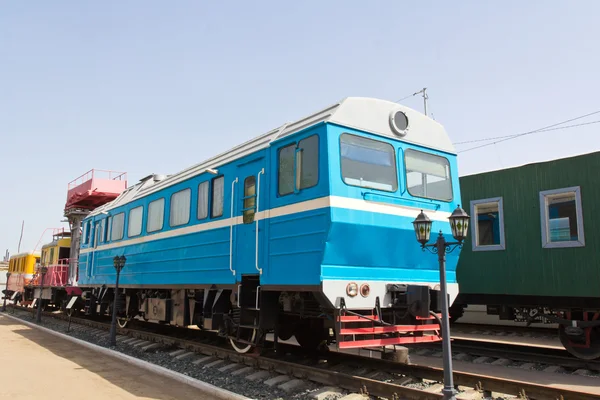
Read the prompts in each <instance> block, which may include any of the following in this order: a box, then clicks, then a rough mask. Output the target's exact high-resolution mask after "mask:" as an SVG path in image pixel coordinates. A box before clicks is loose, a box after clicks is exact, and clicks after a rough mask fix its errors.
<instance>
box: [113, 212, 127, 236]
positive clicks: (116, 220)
mask: <svg viewBox="0 0 600 400" xmlns="http://www.w3.org/2000/svg"><path fill="white" fill-rule="evenodd" d="M124 227H125V213H119V214H117V215H115V216H113V218H112V232H111V235H110V240H121V239H123V228H124Z"/></svg>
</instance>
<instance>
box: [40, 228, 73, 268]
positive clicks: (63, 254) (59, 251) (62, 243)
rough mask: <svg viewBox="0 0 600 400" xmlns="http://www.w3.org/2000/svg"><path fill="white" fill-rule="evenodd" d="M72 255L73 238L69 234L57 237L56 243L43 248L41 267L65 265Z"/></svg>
mask: <svg viewBox="0 0 600 400" xmlns="http://www.w3.org/2000/svg"><path fill="white" fill-rule="evenodd" d="M70 253H71V237H70V236H68V232H65V233H64V236H62V235H61V236H58V235H57V237H55V238H54V241H52V242H51V243H48V244H45V245H43V246H42V258H41V265H42V266H44V267H49V266H51V265H60V264H63V263H64V260H68V259H69V255H70Z"/></svg>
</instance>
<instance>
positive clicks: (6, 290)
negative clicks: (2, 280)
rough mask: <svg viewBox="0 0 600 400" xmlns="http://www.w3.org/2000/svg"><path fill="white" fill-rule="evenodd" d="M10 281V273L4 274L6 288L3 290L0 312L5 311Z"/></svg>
mask: <svg viewBox="0 0 600 400" xmlns="http://www.w3.org/2000/svg"><path fill="white" fill-rule="evenodd" d="M9 279H10V272H7V273H6V288H5V289H4V303H3V304H2V312H5V311H6V297H8V280H9Z"/></svg>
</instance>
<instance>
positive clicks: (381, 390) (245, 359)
mask: <svg viewBox="0 0 600 400" xmlns="http://www.w3.org/2000/svg"><path fill="white" fill-rule="evenodd" d="M19 308H20V309H22V310H26V311H29V312H32V310H30V309H27V308H21V307H19ZM44 314H46V315H48V316H50V317H53V318H58V319H62V320H68V319H69V317H68V316H66V315H65V314H62V313H59V314H57V313H52V312H44ZM71 321H72V322H73V323H76V324H81V325H85V326H89V327H93V328H97V329H105V330H108V329H109V328H110V325H109V324H107V323H104V322H100V321H94V320H91V319H86V318H78V317H73V318H71ZM117 331H118V333H120V334H122V335H128V336H131V337H135V338H138V339H143V340H148V341H152V342H156V343H161V344H165V345H171V346H178V347H181V348H184V349H187V350H190V351H194V352H198V353H201V354H204V355H209V356H213V357H217V358H221V359H224V360H229V361H232V362H237V363H241V364H244V365H248V366H253V367H255V368H260V369H265V370H270V371H275V372H278V373H282V374H288V375H292V376H294V377H296V378H299V379H307V380H310V381H314V382H317V383H322V384H329V385H331V384H334V385H337V386H339V387H341V388H343V389H347V390H350V391H354V392H360V393H364V394H370V395H373V396H379V397H385V398H389V399H398V398H407V399H419V400H428V399H441V398H442V395H441V394H439V393H431V392H427V391H424V390H419V389H414V388H410V387H405V386H401V385H397V384H393V383H388V382H383V381H378V380H375V379H369V378H366V377H361V376H355V375H350V374H345V373H341V372H337V371H331V370H327V369H323V368H318V367H313V366H310V365H303V364H297V363H294V362H290V361H283V360H279V359H276V358H272V357H266V356H260V355H257V354H240V353H237V352H235V351H234V350H232V349H228V348H223V347H219V346H215V345H212V344H205V343H201V342H198V341H192V340H188V339H182V338H178V337H174V336H168V335H163V334H158V333H153V332H147V331H143V330H137V329H131V328H118V330H117ZM288 346H289V347H295V348H297V347H298V346H291V345H287V346H285V348H286V349H287V348H288ZM322 358H326V359H327V360H328V361H334V362H338V363H345V364H357V365H361V366H362V367H370V368H372V369H377V370H381V371H386V372H390V373H397V374H401V375H404V376H409V377H415V378H420V379H427V380H431V381H436V382H441V381H442V379H443V369H442V368H437V367H430V366H425V365H416V364H400V363H397V362H394V361H390V360H382V359H375V358H367V357H362V356H358V355H352V354H347V353H338V352H328V353H325V354H322V355H321V359H322ZM454 384H455V385H456V386H465V387H469V388H474V389H475V390H478V391H489V392H496V393H502V394H510V395H516V396H521V397H522V398H529V399H568V400H597V399H598V396H597V395H595V394H592V393H587V392H583V391H577V390H568V389H563V388H557V387H550V386H546V385H540V384H536V383H531V382H525V381H518V380H511V379H505V378H498V377H494V376H489V375H483V374H472V373H466V372H458V371H454Z"/></svg>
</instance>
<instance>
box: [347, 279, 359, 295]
mask: <svg viewBox="0 0 600 400" xmlns="http://www.w3.org/2000/svg"><path fill="white" fill-rule="evenodd" d="M346 294H347V295H348V296H350V297H355V296H356V295H357V294H358V285H357V284H356V283H355V282H350V283H349V284H348V285H347V286H346Z"/></svg>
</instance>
